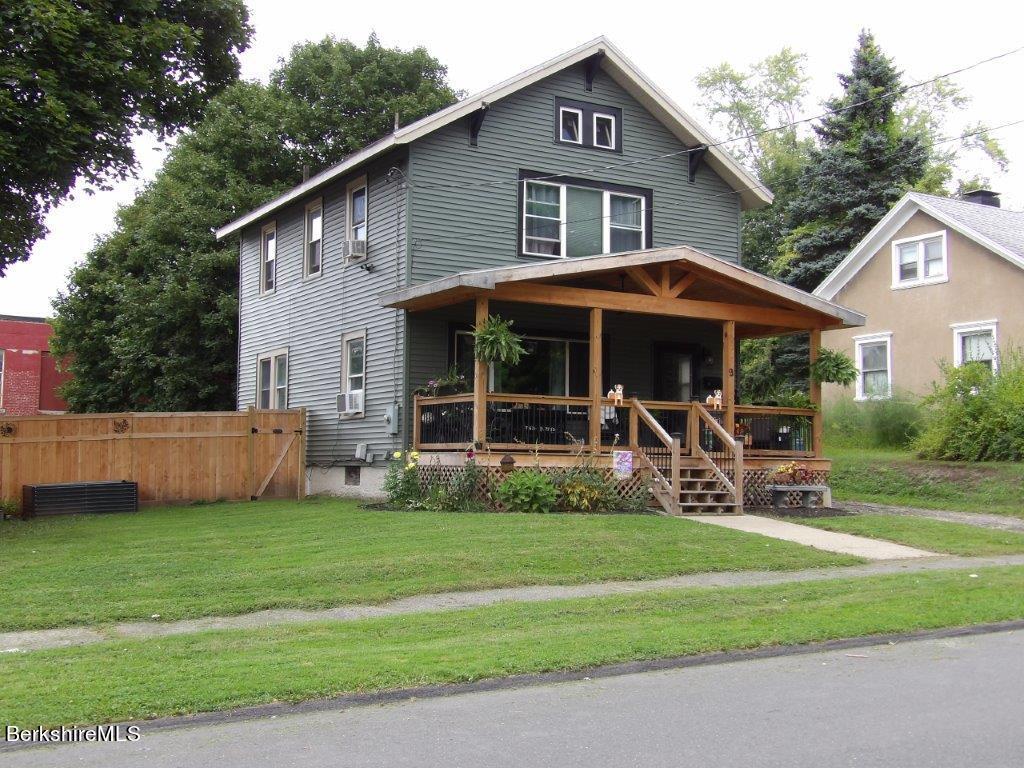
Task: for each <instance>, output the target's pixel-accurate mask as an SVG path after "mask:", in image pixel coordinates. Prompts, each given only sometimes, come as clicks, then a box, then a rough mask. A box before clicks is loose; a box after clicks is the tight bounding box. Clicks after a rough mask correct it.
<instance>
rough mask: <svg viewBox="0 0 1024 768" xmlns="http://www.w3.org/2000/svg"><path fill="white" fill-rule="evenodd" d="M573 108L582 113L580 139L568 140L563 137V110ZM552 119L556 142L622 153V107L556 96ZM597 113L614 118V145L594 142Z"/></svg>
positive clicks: (553, 136)
mask: <svg viewBox="0 0 1024 768" xmlns="http://www.w3.org/2000/svg"><path fill="white" fill-rule="evenodd" d="M563 110H573V111H576V112H579V113H580V115H581V116H580V140H579V141H567V140H565V139H563V138H562V111H563ZM550 114H551V116H552V117H551V120H552V123H553V124H554V126H553V127H554V130H553V131H552V134H553V135H552V139H553V140H554V142H555V144H564V145H566V146H569V147H580V148H582V149H596V150H597V151H599V152H615V153H616V154H622V146H623V144H624V143H625V142H624V140H623V137H622V123H623V117H622V108H621V107H613V106H611V105H610V104H595V103H593V102H589V101H577V100H576V99H566V98H562V97H561V96H556V97H555V99H554V109H553V110H552V112H551V113H550ZM595 115H600V116H602V117H610V118H611V119H612V146H610V147H606V146H604V145H602V144H597V143H595V142H594V136H595V133H594V126H595V120H594V117H595Z"/></svg>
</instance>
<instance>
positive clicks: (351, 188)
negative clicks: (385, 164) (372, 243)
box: [345, 176, 370, 242]
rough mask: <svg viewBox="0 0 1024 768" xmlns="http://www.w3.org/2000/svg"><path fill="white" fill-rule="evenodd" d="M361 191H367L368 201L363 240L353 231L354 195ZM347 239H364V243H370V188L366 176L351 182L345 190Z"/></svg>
mask: <svg viewBox="0 0 1024 768" xmlns="http://www.w3.org/2000/svg"><path fill="white" fill-rule="evenodd" d="M360 189H363V190H366V195H365V198H364V199H365V200H366V218H365V219H363V227H364V228H365V230H366V234H365V235H364V236H363V237H362V238H358V237H356V236H355V235H354V234H353V231H352V208H353V206H352V195H353V194H354V193H356V192H358V191H359V190H360ZM345 239H346V240H359V239H362V240H363V241H364V242H368V241H369V239H370V187H369V185H367V183H366V177H365V176H360V177H359V178H358V179H355V180H353V181H350V182H349V184H348V186H347V187H346V188H345Z"/></svg>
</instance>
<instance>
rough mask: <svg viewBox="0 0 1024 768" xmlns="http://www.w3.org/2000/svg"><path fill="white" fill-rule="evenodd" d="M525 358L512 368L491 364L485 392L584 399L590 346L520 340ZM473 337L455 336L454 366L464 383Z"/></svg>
mask: <svg viewBox="0 0 1024 768" xmlns="http://www.w3.org/2000/svg"><path fill="white" fill-rule="evenodd" d="M523 346H524V347H525V348H526V350H527V354H525V355H523V357H522V359H521V360H520V361H519V362H518V363H517V364H516V365H514V366H508V365H505V364H503V363H492V364H491V365H490V366H489V374H488V378H489V382H488V389H489V390H490V391H492V392H513V393H515V394H519V395H558V396H565V395H568V396H570V397H586V396H587V395H588V393H589V389H590V344H589V342H587V341H584V340H577V339H567V338H559V337H556V336H532V335H526V336H524V337H523ZM475 360H476V358H475V357H474V354H473V334H472V332H470V331H456V332H455V360H454V363H455V366H456V368H457V370H458V371H459V373H461V374H462V375H463V376H465V377H466V380H467V381H470V382H471V381H472V380H473V372H474V368H475Z"/></svg>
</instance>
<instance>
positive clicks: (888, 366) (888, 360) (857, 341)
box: [853, 331, 893, 401]
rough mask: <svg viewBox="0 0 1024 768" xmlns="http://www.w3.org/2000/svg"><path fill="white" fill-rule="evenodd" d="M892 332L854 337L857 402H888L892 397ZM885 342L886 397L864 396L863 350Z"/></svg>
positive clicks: (855, 397)
mask: <svg viewBox="0 0 1024 768" xmlns="http://www.w3.org/2000/svg"><path fill="white" fill-rule="evenodd" d="M892 336H893V334H892V331H880V332H879V333H869V334H864V335H862V336H854V337H853V362H854V365H855V366H856V368H857V391H856V395H855V396H854V399H855V400H858V401H865V400H888V399H890V398H891V397H892ZM883 341H884V342H885V372H886V374H887V376H886V379H887V384H888V386H887V389H886V393H885V394H884V395H865V394H864V370H863V365H864V361H863V358H862V352H861V350H862V348H863V347H865V346H867V345H869V344H878V343H879V342H883Z"/></svg>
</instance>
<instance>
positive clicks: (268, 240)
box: [260, 223, 277, 293]
mask: <svg viewBox="0 0 1024 768" xmlns="http://www.w3.org/2000/svg"><path fill="white" fill-rule="evenodd" d="M276 281H277V224H276V223H270V224H267V225H266V226H265V227H264V228H263V229H262V231H261V233H260V293H273V292H274V286H275V285H276Z"/></svg>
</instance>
